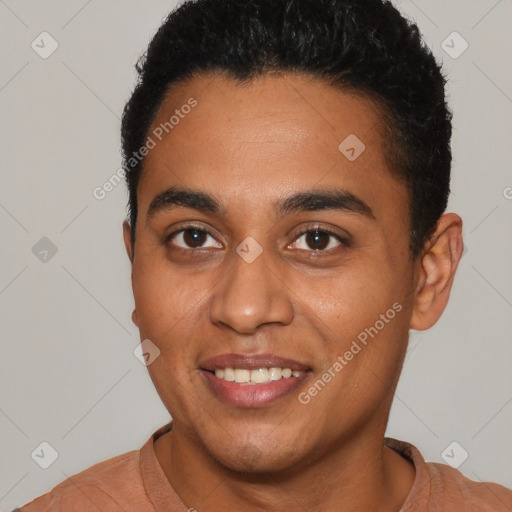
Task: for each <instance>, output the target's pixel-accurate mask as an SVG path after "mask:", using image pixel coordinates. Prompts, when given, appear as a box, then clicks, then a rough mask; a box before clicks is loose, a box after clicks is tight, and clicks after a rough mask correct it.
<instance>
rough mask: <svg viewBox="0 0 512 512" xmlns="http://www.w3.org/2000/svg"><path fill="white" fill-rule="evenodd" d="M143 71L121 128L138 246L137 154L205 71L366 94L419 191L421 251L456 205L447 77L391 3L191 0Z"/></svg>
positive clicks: (391, 155) (415, 230)
mask: <svg viewBox="0 0 512 512" xmlns="http://www.w3.org/2000/svg"><path fill="white" fill-rule="evenodd" d="M136 70H137V72H138V82H137V84H136V87H135V89H134V91H133V94H132V96H131V98H130V100H129V101H128V103H127V104H126V106H125V108H124V112H123V118H122V127H121V139H122V153H123V162H124V164H123V167H124V170H125V175H126V181H127V185H128V192H129V202H128V208H129V217H130V222H131V237H132V241H133V242H135V224H136V221H137V186H138V183H139V180H140V176H141V172H142V169H143V163H144V160H143V159H140V160H139V159H134V158H132V157H133V155H134V154H136V153H137V154H138V152H139V150H140V148H141V147H142V146H144V144H145V140H146V138H147V135H148V131H149V129H150V127H151V125H152V122H153V120H154V118H155V116H156V113H157V111H158V109H159V107H160V105H161V103H162V101H163V100H164V98H165V96H166V93H167V91H168V90H169V88H170V86H172V85H176V84H178V83H179V82H181V81H185V80H186V79H190V78H193V77H195V76H199V75H201V74H202V73H205V72H214V73H219V74H223V75H226V76H228V77H229V78H231V79H233V80H236V81H238V82H240V83H243V82H247V81H250V80H251V79H254V78H256V77H261V76H264V75H265V74H270V73H286V72H289V73H298V74H303V75H307V76H311V77H314V78H318V79H320V80H322V81H327V82H328V83H329V84H331V85H333V86H334V87H338V88H340V89H342V90H346V91H351V92H356V93H360V94H363V95H364V96H366V97H368V98H369V99H371V100H372V101H373V102H374V103H376V104H377V105H379V106H380V107H381V112H383V113H385V115H384V116H383V119H386V120H387V121H386V122H385V123H384V124H385V125H386V126H385V130H384V131H385V133H386V134H387V135H386V139H387V141H386V142H387V147H388V151H387V155H386V158H387V162H388V164H389V167H390V169H391V171H392V172H393V173H394V174H395V176H396V177H398V178H399V179H400V180H401V181H403V182H404V183H406V185H407V188H408V190H409V198H408V200H409V204H410V208H409V209H410V244H409V245H410V249H411V251H412V254H413V255H414V256H416V255H418V254H419V253H421V250H422V248H423V246H424V244H425V242H426V241H427V240H428V239H429V238H430V237H431V235H432V233H433V231H434V230H435V227H436V224H437V221H438V219H439V217H440V216H441V215H442V214H443V212H444V211H445V209H446V205H447V202H448V196H449V192H450V167H451V148H450V138H451V131H452V127H451V120H452V114H451V112H450V111H449V108H448V106H447V103H446V98H445V84H446V79H445V77H444V76H443V73H442V70H441V66H440V65H438V64H437V62H436V60H435V58H434V56H433V55H432V52H431V51H430V49H429V48H428V46H427V45H426V44H425V43H424V42H423V41H422V38H421V35H420V32H419V29H418V27H417V26H416V25H415V24H414V23H412V22H411V21H409V20H407V19H406V18H404V17H403V16H402V15H401V14H400V13H399V11H398V10H397V9H396V8H395V7H394V6H393V5H392V4H391V2H389V1H386V0H186V1H185V2H183V3H181V4H180V5H179V6H178V7H177V8H176V9H175V10H174V11H172V12H171V13H170V14H169V15H168V17H167V18H166V19H165V21H164V23H163V24H162V25H161V26H160V28H159V29H158V31H157V32H156V34H155V36H154V37H153V39H152V40H151V42H150V44H149V46H148V49H147V51H146V52H145V54H144V55H142V57H141V58H140V59H139V61H138V62H137V64H136ZM340 142H341V141H340ZM129 164H130V165H129Z"/></svg>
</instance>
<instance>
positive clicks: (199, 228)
mask: <svg viewBox="0 0 512 512" xmlns="http://www.w3.org/2000/svg"><path fill="white" fill-rule="evenodd" d="M189 229H196V230H197V231H200V232H202V233H206V234H207V235H209V236H211V237H213V235H212V234H211V233H210V232H209V231H208V230H206V229H204V228H203V227H202V226H196V225H194V224H187V225H185V226H183V227H181V228H180V229H178V230H176V231H173V232H172V233H170V234H169V235H168V236H167V237H165V240H164V244H165V245H168V244H169V243H170V241H171V240H172V238H173V237H175V236H176V235H178V234H180V233H183V232H185V231H187V230H189ZM315 232H318V233H322V234H328V235H329V236H332V237H334V238H335V239H336V240H337V241H338V242H339V243H340V245H341V246H343V247H349V246H350V242H349V239H348V238H344V237H342V236H341V235H339V234H338V233H335V232H334V231H331V230H330V229H328V228H320V227H309V228H305V229H303V230H302V231H300V232H299V233H297V235H295V238H294V239H293V242H292V243H296V241H297V240H298V239H299V238H300V237H302V236H303V235H307V234H309V233H315ZM213 238H215V237H213ZM290 245H291V244H290ZM328 245H329V244H328ZM174 249H175V250H178V251H183V252H191V251H194V250H196V251H198V250H201V249H202V247H198V248H194V247H190V248H188V249H185V248H183V247H179V246H175V247H174ZM334 249H336V247H335V248H334ZM299 250H304V251H306V252H310V253H313V254H318V253H329V252H330V251H332V250H333V249H328V250H325V249H310V250H307V249H299Z"/></svg>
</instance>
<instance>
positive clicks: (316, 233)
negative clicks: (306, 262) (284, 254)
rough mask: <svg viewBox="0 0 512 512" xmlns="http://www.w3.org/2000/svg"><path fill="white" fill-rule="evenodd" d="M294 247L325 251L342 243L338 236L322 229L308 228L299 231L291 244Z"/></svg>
mask: <svg viewBox="0 0 512 512" xmlns="http://www.w3.org/2000/svg"><path fill="white" fill-rule="evenodd" d="M292 245H293V247H294V248H295V249H301V250H305V251H327V250H329V249H334V248H335V247H338V246H339V245H344V242H343V240H342V239H341V237H340V236H338V235H336V234H334V233H331V232H330V231H327V230H324V229H318V228H315V229H309V230H307V231H304V232H303V233H301V234H300V235H299V236H298V237H297V238H296V239H295V242H294V243H293V244H292Z"/></svg>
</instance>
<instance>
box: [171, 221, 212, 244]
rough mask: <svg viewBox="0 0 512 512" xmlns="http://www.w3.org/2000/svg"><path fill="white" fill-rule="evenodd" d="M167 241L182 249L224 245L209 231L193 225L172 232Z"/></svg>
mask: <svg viewBox="0 0 512 512" xmlns="http://www.w3.org/2000/svg"><path fill="white" fill-rule="evenodd" d="M167 243H172V244H173V245H176V246H177V247H180V248H181V249H207V248H211V247H214V248H216V249H221V248H222V245H221V244H220V243H219V242H217V240H215V238H213V236H212V235H210V233H208V231H205V230H204V229H199V228H197V227H193V226H191V227H187V228H183V229H180V230H178V231H175V232H174V233H171V234H170V235H169V237H168V238H167Z"/></svg>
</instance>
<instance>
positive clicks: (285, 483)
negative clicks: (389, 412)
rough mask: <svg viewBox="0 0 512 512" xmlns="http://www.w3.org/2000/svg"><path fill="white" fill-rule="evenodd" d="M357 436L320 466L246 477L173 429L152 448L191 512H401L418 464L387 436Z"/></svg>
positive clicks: (317, 462)
mask: <svg viewBox="0 0 512 512" xmlns="http://www.w3.org/2000/svg"><path fill="white" fill-rule="evenodd" d="M371 430H372V429H369V432H368V433H366V435H362V434H361V433H358V434H357V436H353V437H352V438H351V439H346V440H343V442H340V443H338V445H337V446H333V447H330V449H329V450H328V453H326V454H325V455H324V456H322V457H320V458H318V459H317V460H315V461H309V462H306V463H304V464H302V465H300V466H297V467H294V468H290V469H288V470H286V471H280V472H277V473H257V474H241V473H237V472H233V471H231V470H230V469H229V468H226V467H224V466H222V465H221V464H219V463H218V462H217V461H215V460H214V459H213V458H212V457H211V456H210V454H209V453H208V452H207V451H206V450H205V449H204V448H203V447H202V446H201V445H200V443H198V442H197V441H195V440H193V439H190V438H189V437H188V436H187V435H186V434H184V433H183V432H182V431H181V430H180V429H179V426H177V425H174V426H173V429H172V430H171V432H169V433H167V434H165V435H163V436H162V437H160V438H159V439H158V440H157V441H156V442H155V452H156V455H157V459H158V461H159V462H160V465H161V466H162V469H163V470H164V473H165V475H166V476H167V479H168V480H169V482H170V484H171V485H172V487H173V488H174V490H175V491H176V493H177V494H178V495H179V496H180V498H181V499H182V501H183V502H184V503H185V504H186V506H187V507H189V508H190V509H196V510H198V511H201V510H208V511H209V512H221V511H225V510H230V509H233V510H244V511H247V512H253V511H254V512H256V511H258V512H260V511H262V510H269V509H270V510H274V511H276V512H285V511H286V512H288V511H289V510H290V509H304V510H308V511H315V512H330V511H338V510H343V511H344V512H352V511H353V512H356V511H358V512H362V511H366V510H377V509H378V510H379V511H383V512H387V511H389V512H392V511H393V512H396V511H397V510H399V509H400V508H401V507H402V505H403V503H404V502H405V500H406V498H407V495H408V493H409V491H410V489H411V487H412V485H413V483H414V476H415V470H414V467H413V465H412V464H411V463H410V462H409V461H407V460H406V459H404V458H402V457H401V456H400V455H399V454H397V453H396V452H394V451H393V450H391V449H390V448H388V447H386V446H384V434H383V431H381V430H380V429H379V433H378V435H375V429H373V434H372V435H369V434H371Z"/></svg>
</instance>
